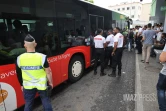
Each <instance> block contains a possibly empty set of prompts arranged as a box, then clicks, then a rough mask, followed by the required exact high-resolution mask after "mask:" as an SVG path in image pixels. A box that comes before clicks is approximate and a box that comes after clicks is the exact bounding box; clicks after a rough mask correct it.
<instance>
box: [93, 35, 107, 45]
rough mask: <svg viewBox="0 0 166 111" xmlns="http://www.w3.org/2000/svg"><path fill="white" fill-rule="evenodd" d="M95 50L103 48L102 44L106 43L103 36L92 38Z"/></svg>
mask: <svg viewBox="0 0 166 111" xmlns="http://www.w3.org/2000/svg"><path fill="white" fill-rule="evenodd" d="M94 43H95V48H104V46H103V44H104V43H106V40H105V38H104V37H103V36H101V35H97V36H96V37H94Z"/></svg>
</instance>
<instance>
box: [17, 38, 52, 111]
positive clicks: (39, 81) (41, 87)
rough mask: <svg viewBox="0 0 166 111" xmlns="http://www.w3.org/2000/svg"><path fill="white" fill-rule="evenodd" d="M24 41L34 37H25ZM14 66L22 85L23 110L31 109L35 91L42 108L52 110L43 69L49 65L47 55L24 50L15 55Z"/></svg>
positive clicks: (32, 39) (29, 110) (28, 110)
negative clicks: (15, 61) (24, 51)
mask: <svg viewBox="0 0 166 111" xmlns="http://www.w3.org/2000/svg"><path fill="white" fill-rule="evenodd" d="M25 41H27V42H32V41H34V38H29V37H26V38H25ZM16 66H17V68H16V71H17V77H18V80H19V83H20V85H21V86H23V93H24V99H25V109H24V111H32V103H33V100H34V98H35V95H36V92H38V93H39V95H40V97H41V100H42V103H43V106H44V109H45V110H49V111H52V106H51V103H50V101H49V97H48V95H47V93H48V92H47V76H46V72H45V70H44V68H48V67H49V64H48V62H47V56H46V55H44V54H41V53H37V52H26V53H23V54H21V55H20V56H18V57H17V63H16ZM20 69H21V70H20Z"/></svg>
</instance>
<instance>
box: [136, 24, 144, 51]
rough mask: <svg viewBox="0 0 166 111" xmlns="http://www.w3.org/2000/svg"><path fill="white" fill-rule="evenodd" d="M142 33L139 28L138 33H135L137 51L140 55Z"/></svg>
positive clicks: (141, 29)
mask: <svg viewBox="0 0 166 111" xmlns="http://www.w3.org/2000/svg"><path fill="white" fill-rule="evenodd" d="M142 32H143V28H142V27H139V30H138V33H137V49H138V54H142V42H141V40H142Z"/></svg>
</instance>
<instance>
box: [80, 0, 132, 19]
mask: <svg viewBox="0 0 166 111" xmlns="http://www.w3.org/2000/svg"><path fill="white" fill-rule="evenodd" d="M79 1H81V2H84V3H87V4H91V5H94V6H97V7H100V8H103V9H106V10H109V11H112V12H116V13H119V14H122V15H125V16H129V15H128V14H126V13H122V12H119V11H115V10H111V9H109V8H107V7H102V6H99V5H96V4H93V3H90V2H88V1H85V0H79Z"/></svg>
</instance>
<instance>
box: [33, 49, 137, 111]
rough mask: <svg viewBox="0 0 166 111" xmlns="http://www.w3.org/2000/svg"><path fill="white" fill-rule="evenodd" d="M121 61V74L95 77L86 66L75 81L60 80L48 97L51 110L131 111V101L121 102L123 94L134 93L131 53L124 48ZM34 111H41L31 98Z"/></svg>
mask: <svg viewBox="0 0 166 111" xmlns="http://www.w3.org/2000/svg"><path fill="white" fill-rule="evenodd" d="M122 61H123V70H122V72H123V74H122V76H121V77H116V78H111V77H109V76H107V75H106V76H104V77H100V75H99V74H98V75H96V76H95V75H93V71H92V70H91V69H88V70H86V72H85V75H84V76H83V78H82V79H81V80H79V81H78V82H76V83H74V84H70V83H63V84H61V85H60V86H58V87H56V88H55V89H54V90H53V94H52V97H51V102H52V105H53V110H54V111H134V107H135V103H134V101H124V98H123V94H134V92H135V53H134V52H127V51H124V54H123V60H122ZM99 69H100V68H98V70H99ZM98 72H99V71H98ZM106 72H107V74H108V73H111V69H106ZM34 111H43V109H42V105H41V102H40V100H39V99H38V100H36V101H35V108H34Z"/></svg>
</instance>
